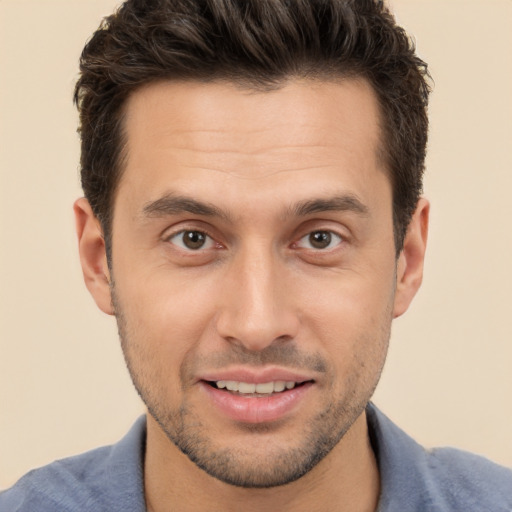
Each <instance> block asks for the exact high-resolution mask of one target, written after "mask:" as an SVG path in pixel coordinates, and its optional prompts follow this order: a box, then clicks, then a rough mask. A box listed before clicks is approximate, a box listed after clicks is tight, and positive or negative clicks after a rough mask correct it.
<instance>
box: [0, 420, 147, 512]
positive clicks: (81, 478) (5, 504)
mask: <svg viewBox="0 0 512 512" xmlns="http://www.w3.org/2000/svg"><path fill="white" fill-rule="evenodd" d="M144 446H145V418H144V417H141V418H140V419H139V420H138V421H137V422H136V423H135V425H134V426H133V427H132V429H131V430H130V431H129V432H128V434H127V435H126V436H125V437H124V438H123V439H122V440H121V441H119V442H118V443H116V444H114V445H111V446H105V447H102V448H97V449H95V450H92V451H89V452H86V453H83V454H81V455H76V456H74V457H69V458H66V459H62V460H58V461H56V462H53V463H52V464H49V465H47V466H44V467H42V468H39V469H35V470H33V471H30V472H29V473H27V474H26V475H25V476H23V477H22V478H21V479H20V480H19V481H18V482H17V483H16V484H15V485H14V486H13V487H11V488H10V489H7V490H6V491H3V492H1V493H0V510H1V511H2V512H3V511H4V510H5V511H9V512H50V511H51V512H102V511H108V512H114V511H117V510H119V511H121V510H130V511H134V512H138V511H143V510H145V508H144V498H143V483H142V482H143V477H142V471H143V470H142V467H143V456H144V455H143V452H144Z"/></svg>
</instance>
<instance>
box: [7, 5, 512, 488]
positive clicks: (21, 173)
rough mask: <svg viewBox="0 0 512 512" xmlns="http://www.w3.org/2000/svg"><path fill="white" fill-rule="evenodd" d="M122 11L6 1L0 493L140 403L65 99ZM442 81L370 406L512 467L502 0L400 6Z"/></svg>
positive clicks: (430, 439) (101, 440)
mask: <svg viewBox="0 0 512 512" xmlns="http://www.w3.org/2000/svg"><path fill="white" fill-rule="evenodd" d="M116 3H117V2H115V1H114V0H60V1H59V0H0V172H1V174H0V230H1V231H0V244H1V245H0V248H1V251H0V258H1V260H0V488H2V487H6V486H9V485H10V484H12V483H13V482H14V481H15V480H16V479H17V478H18V477H19V476H20V475H21V474H23V473H24V472H26V471H27V470H28V469H30V468H32V467H35V466H39V465H42V464H45V463H48V462H50V461H52V460H54V459H56V458H60V457H64V456H66V455H70V454H73V453H77V452H80V451H83V450H86V449H89V448H92V447H95V446H98V445H100V444H105V443H111V442H114V441H116V440H117V439H118V438H119V437H121V436H122V434H123V433H124V432H125V431H126V430H127V429H128V427H129V426H130V424H131V423H132V421H133V419H134V418H135V417H136V416H137V415H138V414H140V413H141V412H142V410H143V408H142V406H141V404H140V403H139V401H138V398H137V397H136V394H135V392H134V391H133V388H132V386H131V383H130V381H129V378H128V376H127V373H126V371H125V369H124V364H123V361H122V357H121V353H120V349H119V347H118V342H117V334H116V329H115V325H114V321H113V320H112V319H111V318H109V317H106V316H104V315H102V314H101V313H100V312H99V311H98V310H97V309H96V307H95V305H94V304H93V301H92V299H91V298H90V297H89V296H88V294H87V292H86V290H85V287H84V286H83V284H82V278H81V273H80V269H79V264H78V258H77V255H76V247H75V245H76V243H75V238H74V233H73V221H72V212H71V206H72V202H73V200H74V199H75V197H77V196H78V195H79V194H80V189H79V186H78V173H77V162H78V139H77V136H76V134H75V127H76V114H75V111H74V108H73V106H72V104H71V94H72V88H73V83H74V80H75V78H76V72H77V60H78V56H79V52H80V50H81V48H82V46H83V44H84V41H85V40H86V38H87V37H88V36H89V35H90V33H91V32H92V30H93V29H94V28H95V27H96V26H97V24H98V21H99V19H100V17H102V16H103V15H106V14H108V13H109V12H110V11H111V9H112V7H113V6H114V5H115V4H116ZM393 6H394V10H395V12H396V13H397V16H398V19H399V21H400V22H401V23H402V24H403V25H404V26H405V27H406V28H408V29H409V30H410V31H411V32H412V33H413V34H415V36H416V40H417V44H418V48H419V52H420V54H421V55H422V56H423V57H424V58H425V59H427V60H428V61H429V62H430V65H431V70H432V73H433V74H434V76H435V80H436V90H435V93H434V95H433V97H432V107H431V120H432V121H431V122H432V131H431V142H430V154H429V159H428V174H427V179H426V194H427V196H428V197H429V198H430V199H431V201H432V224H431V236H430V247H429V251H428V261H427V266H426V276H425V282H424V286H423V289H422V290H421V292H420V294H419V296H418V297H417V299H416V301H415V303H414V304H413V307H412V308H411V310H410V311H409V313H408V314H407V315H406V316H405V317H404V318H402V319H400V320H398V321H397V322H396V324H395V327H394V332H393V336H392V348H391V352H390V356H389V360H388V363H387V368H386V370H385V373H384V376H383V380H382V382H381V385H380V387H379V390H378V392H377V395H376V397H375V401H376V402H377V404H378V405H380V406H381V407H382V408H383V409H384V411H385V412H386V413H387V414H388V415H389V416H391V417H392V419H394V420H395V421H396V422H397V423H398V424H400V425H401V426H402V427H403V428H404V429H405V430H406V431H408V432H409V433H410V434H412V435H413V436H414V437H415V438H416V439H418V440H419V441H420V442H422V443H424V444H426V445H429V446H431V445H454V446H458V447H461V448H465V449H469V450H472V451H475V452H478V453H481V454H484V455H486V456H488V457H490V458H493V459H495V460H496V461H499V462H501V463H504V464H506V465H509V466H512V443H511V442H510V432H511V430H512V400H511V398H510V391H511V390H512V371H511V366H512V321H511V319H512V297H511V293H512V269H511V254H512V229H511V226H510V224H511V221H512V201H511V200H510V191H511V190H512V151H511V146H512V57H511V55H512V51H511V50H512V1H511V0H494V1H493V0H443V1H441V0H394V2H393Z"/></svg>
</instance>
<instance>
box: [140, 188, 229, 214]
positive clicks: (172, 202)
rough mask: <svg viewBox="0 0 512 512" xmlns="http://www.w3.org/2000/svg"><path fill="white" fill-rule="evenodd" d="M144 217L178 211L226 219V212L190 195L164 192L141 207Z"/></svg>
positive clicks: (176, 212)
mask: <svg viewBox="0 0 512 512" xmlns="http://www.w3.org/2000/svg"><path fill="white" fill-rule="evenodd" d="M142 213H143V214H144V216H146V217H165V216H168V215H177V214H180V213H191V214H193V215H201V216H205V217H220V218H223V219H227V218H228V215H227V214H226V212H224V211H222V210H221V209H219V208H217V207H216V206H215V205H213V204H211V203H205V202H202V201H197V200H195V199H192V198H191V197H186V196H181V195H175V194H172V193H171V194H166V195H165V196H163V197H161V198H159V199H157V200H155V201H150V202H149V203H146V204H145V205H144V207H143V209H142Z"/></svg>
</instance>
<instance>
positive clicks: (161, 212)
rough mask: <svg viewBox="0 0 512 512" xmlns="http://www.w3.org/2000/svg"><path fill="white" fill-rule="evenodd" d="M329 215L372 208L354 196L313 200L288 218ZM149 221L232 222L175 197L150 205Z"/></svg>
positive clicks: (291, 211) (213, 208)
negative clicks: (211, 219)
mask: <svg viewBox="0 0 512 512" xmlns="http://www.w3.org/2000/svg"><path fill="white" fill-rule="evenodd" d="M328 211H338V212H353V213H356V214H358V215H361V216H367V215H368V214H369V210H368V207H367V206H365V205H364V204H363V203H362V202H361V201H360V200H359V199H358V198H357V197H356V196H354V195H352V194H344V195H339V196H333V197H328V198H317V199H310V200H307V201H299V202H298V203H296V204H294V205H292V206H291V207H289V208H288V209H287V211H286V215H285V217H289V216H295V217H306V216H307V215H312V214H314V213H322V212H328ZM142 212H143V214H144V216H145V217H150V218H155V217H165V216H169V215H178V214H182V213H190V214H192V215H200V216H204V217H219V218H221V219H224V220H229V219H230V216H229V215H228V213H227V212H225V211H224V210H221V209H220V208H218V207H217V206H215V205H213V204H211V203H206V202H203V201H198V200H196V199H192V198H191V197H187V196H182V195H176V194H173V193H170V194H166V195H165V196H163V197H161V198H159V199H156V200H155V201H150V202H148V203H146V204H145V205H144V207H143V209H142Z"/></svg>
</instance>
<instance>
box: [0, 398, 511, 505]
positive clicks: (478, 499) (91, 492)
mask: <svg viewBox="0 0 512 512" xmlns="http://www.w3.org/2000/svg"><path fill="white" fill-rule="evenodd" d="M367 417H368V426H369V432H370V438H371V441H372V445H373V448H374V450H375V454H376V457H377V462H378V465H379V471H380V478H381V496H380V501H379V507H378V509H377V512H448V511H450V512H453V511H460V512H512V470H510V469H507V468H504V467H501V466H498V465H496V464H494V463H492V462H490V461H489V460H487V459H484V458H482V457H478V456H476V455H472V454H469V453H466V452H462V451H460V450H455V449H451V448H439V449H434V450H425V449H424V448H422V447H421V446H420V445H419V444H417V443H416V442H415V441H414V440H413V439H411V438H410V437H409V436H408V435H407V434H405V433H404V432H403V431H402V430H400V429H399V428H398V427H397V426H396V425H394V424H393V423H392V422H391V421H390V420H389V419H388V418H387V417H386V416H384V414H382V413H381V412H380V411H379V410H378V409H377V408H376V407H375V406H374V405H372V404H370V405H368V408H367ZM145 440H146V420H145V417H144V416H143V417H141V418H139V419H138V420H137V422H136V423H135V425H134V426H133V427H132V429H131V430H130V431H129V432H128V434H127V435H126V436H125V437H124V438H123V439H122V440H121V441H120V442H118V443H117V444H114V445H112V446H107V447H103V448H98V449H96V450H93V451H90V452H87V453H84V454H83V455H78V456H75V457H70V458H67V459H63V460H60V461H57V462H54V463H53V464H50V465H48V466H45V467H43V468H40V469H36V470H33V471H31V472H29V473H28V474H27V475H25V476H24V477H23V478H21V479H20V480H19V481H18V482H17V483H16V484H15V485H14V486H13V487H12V488H11V489H8V490H7V491H4V492H2V493H0V512H145V511H146V507H145V503H144V489H143V461H144V450H145Z"/></svg>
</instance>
